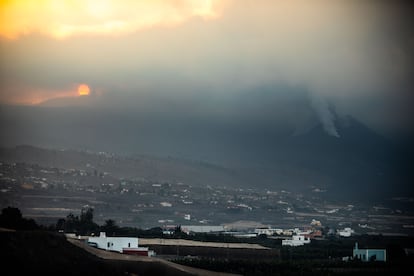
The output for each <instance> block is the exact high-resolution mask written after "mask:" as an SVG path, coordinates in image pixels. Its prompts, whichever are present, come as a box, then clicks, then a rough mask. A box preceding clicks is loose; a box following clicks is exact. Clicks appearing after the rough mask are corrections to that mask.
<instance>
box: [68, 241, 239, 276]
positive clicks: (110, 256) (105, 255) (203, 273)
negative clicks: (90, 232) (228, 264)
mask: <svg viewBox="0 0 414 276" xmlns="http://www.w3.org/2000/svg"><path fill="white" fill-rule="evenodd" d="M67 240H68V241H69V242H70V243H72V244H74V245H76V246H78V247H80V248H82V249H84V250H85V251H87V252H89V253H91V254H93V255H95V256H97V257H99V258H101V259H105V260H123V261H137V262H155V263H162V264H165V265H167V266H169V267H172V268H175V269H177V270H180V271H183V272H186V273H190V274H193V275H200V276H210V275H211V276H236V275H239V274H230V273H223V272H215V271H209V270H204V269H199V268H193V267H189V266H184V265H180V264H176V263H173V262H169V261H167V260H163V259H159V258H156V257H145V256H135V255H126V254H121V253H116V252H110V251H105V250H101V249H97V248H94V247H91V246H89V245H87V244H86V243H85V242H84V241H83V240H78V239H71V238H68V239H67Z"/></svg>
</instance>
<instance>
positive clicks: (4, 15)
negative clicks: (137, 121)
mask: <svg viewBox="0 0 414 276" xmlns="http://www.w3.org/2000/svg"><path fill="white" fill-rule="evenodd" d="M406 2H408V1H401V2H400V1H352V0H350V1H324V0H316V1H278V0H268V1H266V0H254V1H253V0H241V1H236V0H198V1H197V0H151V1H133V0H101V1H97V0H79V1H77V0H72V1H65V0H61V1H53V0H50V1H48V0H43V1H42V0H39V1H23V0H22V1H13V0H2V1H1V2H0V57H1V59H0V60H1V62H0V104H1V105H2V106H6V105H7V106H10V105H12V106H14V105H17V106H22V105H23V106H40V107H51V106H52V107H56V108H63V107H71V106H76V105H79V104H83V105H85V106H86V108H90V109H91V110H96V109H101V110H103V109H105V110H108V109H111V110H113V112H124V113H128V112H129V111H133V112H131V114H135V115H131V116H136V114H137V113H136V112H140V111H145V112H147V113H145V114H148V112H153V113H163V112H164V113H165V114H168V115H166V116H174V115H176V114H179V115H177V116H193V117H194V116H200V117H203V118H211V117H214V118H215V119H216V120H230V121H231V120H234V121H236V123H237V121H241V120H242V119H245V118H255V120H256V121H255V122H259V123H260V122H261V121H268V120H271V121H285V120H286V121H289V122H292V124H294V125H295V127H294V128H295V131H298V132H300V131H304V130H306V128H308V127H309V122H308V121H309V120H308V117H309V116H310V115H309V114H313V115H312V116H316V118H317V119H318V120H319V122H320V124H321V125H322V126H323V128H324V130H325V131H326V133H327V134H328V135H330V136H332V137H337V138H340V136H341V133H339V132H338V129H337V126H336V125H335V117H336V116H345V115H350V116H353V117H355V118H357V119H358V120H360V121H361V122H363V123H364V124H366V125H368V126H369V127H371V128H372V129H374V130H375V131H377V132H379V133H382V134H384V135H405V134H412V130H413V128H412V125H413V119H412V118H413V117H414V116H412V115H413V114H412V110H413V109H412V101H413V95H412V94H413V87H414V83H413V78H412V76H414V30H413V28H412V27H411V26H414V24H413V23H414V22H412V21H413V20H414V16H413V15H414V14H413V5H412V4H408V3H406ZM85 102H86V103H85ZM10 116H13V114H11V115H10Z"/></svg>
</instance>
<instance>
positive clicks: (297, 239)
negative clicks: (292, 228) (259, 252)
mask: <svg viewBox="0 0 414 276" xmlns="http://www.w3.org/2000/svg"><path fill="white" fill-rule="evenodd" d="M307 243H310V239H309V238H305V236H302V235H293V236H292V239H286V240H282V245H284V246H302V245H304V244H307Z"/></svg>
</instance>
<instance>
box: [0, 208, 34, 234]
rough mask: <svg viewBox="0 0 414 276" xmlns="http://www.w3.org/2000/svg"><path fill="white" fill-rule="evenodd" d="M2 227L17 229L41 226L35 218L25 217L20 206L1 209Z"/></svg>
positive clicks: (30, 228) (0, 225)
mask: <svg viewBox="0 0 414 276" xmlns="http://www.w3.org/2000/svg"><path fill="white" fill-rule="evenodd" d="M0 227H4V228H11V229H16V230H36V229H39V226H38V225H37V224H36V222H35V221H34V220H33V219H26V218H23V216H22V213H21V212H20V210H19V209H18V208H14V207H10V206H9V207H7V208H4V209H3V210H2V211H1V215H0Z"/></svg>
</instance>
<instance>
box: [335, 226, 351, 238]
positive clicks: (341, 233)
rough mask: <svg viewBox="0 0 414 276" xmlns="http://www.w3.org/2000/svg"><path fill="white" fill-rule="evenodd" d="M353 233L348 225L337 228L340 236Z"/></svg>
mask: <svg viewBox="0 0 414 276" xmlns="http://www.w3.org/2000/svg"><path fill="white" fill-rule="evenodd" d="M353 233H354V230H352V229H351V228H350V227H345V228H344V229H340V230H338V235H339V236H341V237H350V236H351V235H352V234H353Z"/></svg>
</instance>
